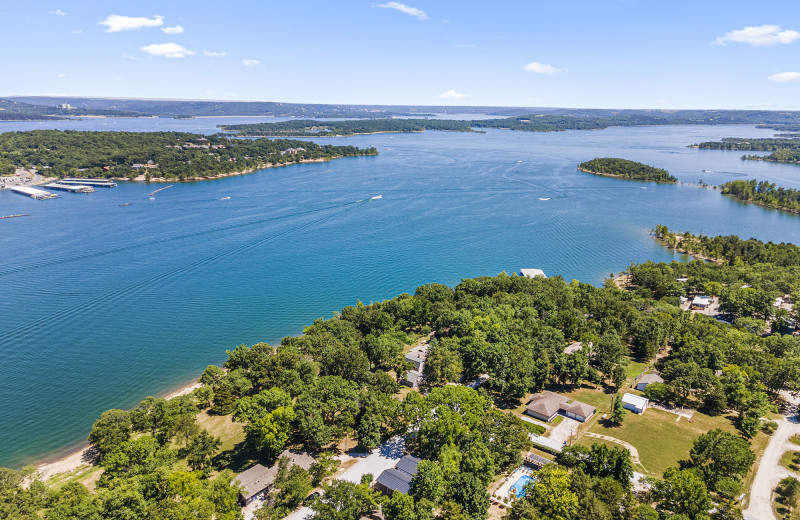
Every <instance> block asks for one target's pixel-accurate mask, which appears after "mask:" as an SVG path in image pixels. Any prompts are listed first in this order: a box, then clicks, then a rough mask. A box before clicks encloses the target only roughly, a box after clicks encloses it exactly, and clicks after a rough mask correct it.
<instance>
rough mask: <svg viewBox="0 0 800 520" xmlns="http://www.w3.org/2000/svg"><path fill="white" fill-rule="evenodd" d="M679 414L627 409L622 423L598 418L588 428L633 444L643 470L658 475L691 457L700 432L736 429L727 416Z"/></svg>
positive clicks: (587, 441)
mask: <svg viewBox="0 0 800 520" xmlns="http://www.w3.org/2000/svg"><path fill="white" fill-rule="evenodd" d="M604 397H605V396H604ZM677 418H678V416H677V415H674V414H671V413H669V412H664V411H662V410H656V409H654V408H649V409H648V410H647V411H646V412H645V413H644V414H642V415H637V414H635V413H631V412H628V414H627V415H626V416H625V420H624V421H623V423H622V424H621V425H619V426H611V425H610V424H608V423H606V422H604V421H595V422H594V424H592V426H591V428H589V431H591V432H593V433H598V434H601V435H608V436H609V437H614V438H617V439H621V440H623V441H626V442H628V443H630V444H632V445H633V446H634V447H636V449H637V450H638V452H639V460H640V461H641V464H642V466H643V469H644V471H643V472H644V473H646V474H648V475H652V476H657V477H660V476H661V475H662V474H663V473H664V470H666V469H667V468H669V467H673V466H677V465H678V461H680V460H688V458H689V450H691V448H692V444H693V443H694V440H695V439H696V438H697V437H698V436H699V435H701V434H703V433H706V432H707V431H709V430H712V429H714V428H720V429H722V430H726V431H730V432H734V428H733V425H732V423H731V421H730V420H728V419H727V418H726V417H724V416H719V417H709V416H707V415H703V414H701V413H699V412H695V414H694V418H693V419H692V422H689V421H688V420H687V419H686V418H685V417H681V419H680V421H677V422H676V419H677ZM595 440H596V439H591V438H587V439H585V441H584V442H586V443H589V444H591V443H592V442H594V441H595ZM762 451H763V448H762Z"/></svg>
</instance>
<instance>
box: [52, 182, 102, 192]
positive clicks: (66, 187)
mask: <svg viewBox="0 0 800 520" xmlns="http://www.w3.org/2000/svg"><path fill="white" fill-rule="evenodd" d="M42 187H43V188H50V189H52V190H61V191H69V192H72V193H94V192H96V191H97V190H96V189H94V188H92V187H91V186H84V185H81V184H60V183H58V182H51V183H50V184H45V185H44V186H42Z"/></svg>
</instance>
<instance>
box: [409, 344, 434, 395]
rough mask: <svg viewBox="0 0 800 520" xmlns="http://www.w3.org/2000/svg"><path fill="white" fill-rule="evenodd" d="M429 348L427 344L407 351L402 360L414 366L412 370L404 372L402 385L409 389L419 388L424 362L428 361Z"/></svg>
mask: <svg viewBox="0 0 800 520" xmlns="http://www.w3.org/2000/svg"><path fill="white" fill-rule="evenodd" d="M429 348H430V346H429V345H428V344H427V343H424V344H422V345H419V346H416V347H414V348H412V349H411V350H409V351H408V352H407V353H406V355H405V356H404V357H403V359H404V360H405V361H407V362H409V363H412V364H413V365H414V368H412V369H411V370H409V371H408V372H406V375H405V377H404V378H403V381H402V383H403V384H404V385H406V386H410V387H411V388H419V385H420V384H421V383H422V378H423V376H422V373H423V372H424V371H425V360H426V359H428V349H429Z"/></svg>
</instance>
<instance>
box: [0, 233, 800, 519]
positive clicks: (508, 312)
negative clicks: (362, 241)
mask: <svg viewBox="0 0 800 520" xmlns="http://www.w3.org/2000/svg"><path fill="white" fill-rule="evenodd" d="M655 233H656V234H657V237H658V238H659V239H660V240H662V241H663V242H664V244H665V245H668V246H671V247H676V248H682V250H686V251H690V252H693V253H695V254H703V255H706V256H708V257H710V258H714V259H718V261H717V262H704V261H702V260H694V261H691V262H671V263H669V264H667V263H659V264H655V263H652V262H646V263H644V264H631V266H630V267H629V268H628V269H627V270H626V273H625V274H626V276H627V277H628V279H629V285H628V287H627V288H625V289H621V288H620V287H619V286H618V284H617V283H615V282H614V280H613V279H612V278H609V279H608V280H607V281H606V284H605V286H604V287H595V286H593V285H590V284H585V283H581V282H579V281H577V280H573V281H571V282H567V281H565V280H564V279H562V278H561V277H553V278H547V279H546V278H541V277H539V278H534V279H530V278H526V277H521V276H517V275H507V274H505V273H501V274H500V275H498V276H493V277H489V276H482V277H478V278H471V279H464V280H462V281H461V283H459V284H458V285H456V286H455V287H452V288H451V287H448V286H445V285H440V284H436V283H432V284H427V285H422V286H419V287H418V288H417V289H416V291H415V292H414V294H413V295H412V294H401V295H399V296H397V297H395V298H392V299H390V300H386V301H382V302H376V303H372V304H370V305H364V304H362V303H361V302H358V303H357V304H356V305H354V306H349V307H345V308H343V309H342V310H341V311H340V312H337V313H334V315H333V317H331V318H329V319H323V318H319V319H317V320H315V321H314V322H313V323H312V324H310V325H309V326H308V327H306V328H305V329H304V330H303V334H302V335H300V336H289V337H286V338H284V339H283V340H282V341H281V343H280V344H279V345H269V344H266V343H258V344H255V345H252V346H249V347H248V346H245V345H239V346H237V347H236V348H234V349H232V350H229V351H227V360H226V361H225V363H224V364H223V366H222V367H218V366H213V365H212V366H209V367H208V368H207V369H206V370H205V372H204V373H203V374H202V376H201V378H200V382H201V383H202V385H203V386H202V387H201V388H198V389H196V390H195V391H194V392H193V393H192V394H191V395H187V396H183V397H180V398H175V399H171V400H169V401H167V400H164V399H154V398H147V399H145V400H144V401H142V402H141V404H140V405H139V406H138V407H137V408H135V409H134V410H109V411H106V412H104V413H103V414H102V415H101V416H100V417H99V418H98V420H97V421H96V422H95V423H94V425H93V427H92V430H91V434H90V435H89V442H90V443H92V445H93V446H94V448H95V450H96V452H97V454H98V459H97V461H96V464H97V465H98V467H99V468H101V469H102V473H101V474H100V476H99V479H98V480H97V482H96V485H95V487H94V489H93V491H90V490H89V489H87V488H86V487H85V486H84V485H83V484H82V483H81V482H75V481H71V482H68V483H66V484H63V483H62V485H60V486H56V487H52V486H48V485H46V484H45V483H42V482H40V481H38V480H36V479H35V476H33V475H31V472H30V471H28V470H12V469H1V470H0V517H9V518H18V519H23V520H27V519H40V518H44V519H46V520H51V519H58V520H67V519H78V518H81V519H85V518H88V519H98V520H99V519H106V518H108V519H138V518H153V519H157V520H160V519H164V520H167V519H184V518H203V519H209V520H210V519H211V518H216V519H238V518H240V516H239V515H240V513H239V508H238V507H237V506H236V504H235V497H236V493H237V491H236V487H235V485H232V484H231V480H232V478H233V475H234V474H235V473H238V472H240V471H242V470H244V469H246V468H247V467H249V466H250V465H252V464H253V463H255V462H261V463H262V464H265V465H270V464H272V463H275V462H276V458H277V456H278V454H280V453H281V452H282V451H283V450H284V449H285V448H293V449H302V450H307V451H309V452H311V453H314V454H316V457H317V462H316V463H315V464H314V465H313V466H312V467H311V468H310V469H309V470H304V469H302V468H299V467H292V468H288V467H285V466H282V468H283V469H281V470H280V471H279V473H278V477H277V480H276V484H275V486H274V487H273V489H272V490H271V491H270V497H269V500H268V501H266V502H265V505H264V506H263V507H262V508H260V509H259V510H258V511H257V517H258V518H259V519H260V520H265V519H277V518H283V517H284V516H285V515H286V514H288V512H290V511H291V510H293V509H294V508H296V507H297V506H298V505H300V504H301V503H303V502H304V501H306V497H307V495H308V494H309V493H310V492H311V491H312V490H313V489H315V488H318V487H319V486H321V488H319V489H321V493H320V494H319V495H318V496H316V497H315V498H312V499H309V501H308V502H307V503H308V504H310V506H311V509H312V511H313V514H312V518H314V519H316V520H358V519H359V518H361V516H362V515H366V514H369V513H370V512H373V511H376V510H378V509H379V508H382V511H383V513H384V515H385V518H386V519H387V520H430V519H433V518H434V517H438V518H442V519H450V520H452V519H464V520H483V519H485V518H486V517H487V512H488V509H489V506H490V497H489V494H488V492H487V488H488V486H490V485H491V483H492V482H493V481H494V479H495V478H496V477H497V476H498V475H500V474H503V473H505V472H507V471H509V470H511V469H513V468H515V467H517V466H519V464H520V463H521V453H524V452H525V451H526V450H529V449H530V442H529V439H528V434H529V433H530V432H531V431H541V430H540V427H538V426H534V425H531V424H530V423H527V422H524V421H522V420H520V419H519V416H518V415H516V414H515V413H513V410H514V409H515V407H517V406H518V405H519V403H520V402H521V401H520V399H522V398H524V397H525V396H526V395H528V394H529V393H530V392H535V391H539V390H542V389H545V388H547V389H553V390H555V391H565V390H566V389H570V388H573V389H585V390H587V391H588V390H591V391H592V392H599V393H600V395H602V394H603V393H605V394H607V395H609V396H612V395H613V394H614V393H615V392H617V391H619V389H620V387H621V385H622V384H623V383H624V381H625V373H626V367H627V366H628V365H629V364H631V363H634V362H637V363H642V362H645V363H651V364H653V365H654V366H655V367H657V368H658V370H659V371H660V372H661V374H662V376H663V378H664V383H653V384H651V385H650V386H648V387H647V390H646V392H645V393H646V395H647V396H648V397H649V398H650V399H652V400H654V401H659V402H663V403H674V404H678V405H681V406H684V407H688V408H693V409H696V410H698V413H701V412H702V413H703V414H706V416H708V417H714V416H719V417H721V418H724V419H722V421H721V422H720V423H719V424H723V425H728V424H733V426H734V427H735V430H733V431H731V430H732V428H728V427H726V428H725V429H711V430H709V431H706V432H704V433H702V434H701V435H699V436H698V437H696V438H695V439H694V440H693V443H692V445H691V449H687V452H686V453H685V454H684V456H685V460H684V461H683V462H682V463H681V464H680V465H679V466H675V467H669V468H667V469H666V470H665V471H664V472H663V475H660V476H658V477H653V478H650V479H649V485H650V488H649V491H647V492H646V493H642V492H636V493H634V491H633V489H632V487H631V480H630V479H631V476H632V472H631V471H632V470H631V468H632V466H631V460H630V455H629V453H628V452H627V451H626V450H624V449H621V448H611V449H609V448H608V447H607V446H605V445H601V444H594V445H580V444H579V445H575V446H572V447H569V448H567V449H565V450H564V451H563V452H562V453H561V454H560V455H559V456H557V457H556V459H555V461H554V463H553V464H549V465H546V466H545V467H544V468H543V469H541V470H540V471H539V472H537V473H536V474H535V476H536V483H535V485H529V486H528V488H527V490H528V493H527V496H526V498H524V499H518V500H517V501H515V502H514V503H513V507H510V508H509V509H508V513H507V516H506V518H509V519H511V520H544V519H551V518H559V519H562V520H598V519H599V520H656V519H659V518H672V519H675V520H677V519H679V518H681V519H687V518H688V519H690V520H707V519H710V518H714V519H715V520H724V519H731V518H740V516H737V515H740V514H741V513H740V512H739V505H738V502H737V500H736V497H738V495H739V494H741V493H742V492H743V491H744V488H743V486H744V484H743V482H744V479H745V476H746V475H747V474H748V472H749V471H750V469H751V466H752V465H753V462H754V460H755V457H756V455H755V452H754V451H753V448H752V446H751V442H752V441H753V439H754V438H756V437H759V438H762V437H763V436H764V435H768V434H769V432H770V431H774V425H775V423H772V422H771V421H769V420H765V416H767V415H768V414H769V413H770V412H771V411H772V410H774V409H775V406H776V403H777V402H778V400H779V397H778V394H777V392H778V390H780V389H782V388H786V387H788V388H790V389H797V388H796V386H797V384H798V381H800V338H797V337H795V336H793V335H791V332H792V331H793V330H794V328H795V323H796V320H797V313H796V312H795V311H791V312H787V311H784V310H776V309H775V308H774V307H773V305H772V302H773V300H774V298H775V297H776V296H778V295H787V294H788V295H791V297H792V298H794V299H796V298H797V297H800V281H798V280H800V248H798V247H797V246H794V245H791V244H773V243H763V242H759V241H757V240H753V239H750V240H741V239H739V238H738V237H714V238H711V237H703V236H693V235H691V234H689V233H684V234H683V235H677V234H674V233H672V232H671V231H670V230H669V229H667V228H666V227H664V226H658V227H657V228H656V230H655ZM679 279H680V280H684V281H679ZM695 294H709V295H714V296H715V297H718V298H719V300H720V309H721V311H722V312H724V313H725V315H726V319H727V321H728V322H727V323H726V322H720V321H717V320H714V319H713V318H711V317H709V316H705V315H702V314H692V313H690V312H688V311H685V310H682V309H681V308H680V307H679V305H680V300H679V298H680V297H681V296H684V297H691V296H692V295H695ZM422 341H426V342H428V343H429V345H430V350H429V354H428V359H427V362H426V364H425V369H424V375H425V378H424V382H423V387H422V388H421V391H420V392H418V391H415V390H411V391H403V392H400V391H399V389H400V385H399V382H400V380H401V379H402V377H403V376H404V375H405V374H406V372H407V371H408V370H409V369H410V368H411V366H410V365H409V364H408V362H406V361H405V360H404V358H403V353H404V351H405V350H406V349H407V348H408V346H409V345H414V344H419V343H420V342H422ZM574 341H581V342H582V343H583V344H584V345H590V347H588V348H585V349H583V350H580V351H578V352H575V353H572V354H565V352H564V348H565V346H567V345H569V344H570V343H572V342H574ZM657 354H659V355H658V356H656V355H657ZM481 374H488V376H489V378H488V380H487V381H486V382H485V383H484V384H483V385H481V386H480V387H479V388H477V389H473V388H471V387H468V386H465V385H464V384H463V383H465V382H468V381H472V380H474V379H475V378H476V377H477V376H479V375H481ZM603 400H605V398H603ZM615 402H616V401H615ZM598 411H599V410H598ZM201 415H205V416H206V417H211V418H213V417H219V418H223V419H224V420H226V421H231V420H232V421H233V423H231V424H238V425H241V426H240V427H241V428H243V431H244V437H243V439H242V440H241V442H237V443H235V444H233V445H229V446H227V447H225V448H224V449H223V448H222V447H221V446H222V441H221V439H220V438H219V437H218V436H216V435H214V434H213V433H211V432H209V431H208V430H207V429H206V428H204V427H201V425H200V423H199V417H200V416H201ZM610 415H611V419H609V420H610V421H612V422H613V421H619V422H622V421H624V420H625V419H624V415H625V412H624V410H620V409H619V408H617V405H616V404H615V405H613V406H612V409H611V410H610ZM729 421H730V422H729ZM672 422H673V423H674V421H672ZM734 432H735V433H734ZM762 432H766V433H762ZM396 434H405V435H406V448H407V449H408V450H409V451H410V452H411V453H412V454H414V455H416V456H418V457H419V458H420V459H422V462H420V464H419V466H418V471H417V474H416V475H415V477H414V480H413V481H412V485H411V489H410V491H409V494H407V495H406V494H403V493H399V492H395V493H394V495H392V496H391V497H385V496H382V495H380V494H378V493H377V492H376V491H375V490H374V489H372V488H371V487H370V483H371V481H372V479H373V478H374V477H376V476H377V475H372V476H365V478H364V480H363V481H362V482H361V483H360V484H355V483H351V482H347V481H343V480H336V479H334V478H331V476H330V475H331V474H332V473H333V472H334V471H335V469H336V464H337V462H336V461H335V460H334V459H333V458H332V455H333V454H334V453H337V452H338V450H340V449H341V447H342V443H344V444H345V446H346V445H347V442H348V440H350V441H351V446H352V445H353V444H357V445H358V446H359V449H363V450H369V449H373V448H375V447H376V446H378V445H379V444H380V443H381V442H382V441H384V440H385V439H388V438H390V437H392V436H393V435H396ZM657 434H658V432H655V431H654V432H652V435H657ZM278 462H279V461H278ZM25 479H28V480H27V482H28V483H29V484H28V485H26V486H23V485H22V483H23V481H24V480H25ZM710 511H711V512H710ZM3 515H5V516H3Z"/></svg>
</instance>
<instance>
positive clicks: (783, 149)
mask: <svg viewBox="0 0 800 520" xmlns="http://www.w3.org/2000/svg"><path fill="white" fill-rule="evenodd" d="M692 146H693V147H697V148H700V149H706V150H745V151H766V152H772V153H771V154H769V155H743V156H742V159H746V160H751V161H769V162H780V163H789V164H800V139H790V138H740V137H726V138H724V139H722V140H721V141H706V142H702V143H700V144H696V145H692Z"/></svg>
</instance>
